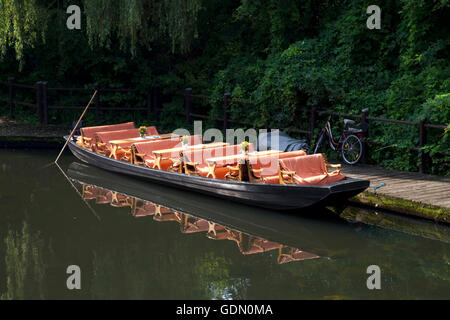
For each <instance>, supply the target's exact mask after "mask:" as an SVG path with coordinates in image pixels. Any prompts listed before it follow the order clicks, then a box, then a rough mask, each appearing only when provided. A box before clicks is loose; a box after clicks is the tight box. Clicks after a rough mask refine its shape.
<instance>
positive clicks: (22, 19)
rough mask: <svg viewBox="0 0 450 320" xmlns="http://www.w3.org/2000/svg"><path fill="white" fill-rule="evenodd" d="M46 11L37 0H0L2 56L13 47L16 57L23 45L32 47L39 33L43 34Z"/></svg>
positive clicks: (0, 48)
mask: <svg viewBox="0 0 450 320" xmlns="http://www.w3.org/2000/svg"><path fill="white" fill-rule="evenodd" d="M46 19H47V12H46V10H45V8H44V7H43V6H42V2H41V1H39V0H1V1H0V50H1V55H2V56H4V55H5V54H6V51H7V49H8V47H10V46H12V47H14V50H15V52H16V57H17V59H19V60H21V59H22V58H23V52H24V48H25V47H27V46H28V47H34V44H35V42H36V41H37V40H38V36H39V34H41V35H42V37H43V36H44V32H45V29H46V28H45V26H46Z"/></svg>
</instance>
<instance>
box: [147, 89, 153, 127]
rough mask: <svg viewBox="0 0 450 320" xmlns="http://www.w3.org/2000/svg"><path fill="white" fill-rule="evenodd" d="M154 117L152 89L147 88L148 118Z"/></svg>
mask: <svg viewBox="0 0 450 320" xmlns="http://www.w3.org/2000/svg"><path fill="white" fill-rule="evenodd" d="M151 117H152V89H148V90H147V119H148V120H149V121H150V119H151Z"/></svg>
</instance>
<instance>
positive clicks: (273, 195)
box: [65, 137, 369, 210]
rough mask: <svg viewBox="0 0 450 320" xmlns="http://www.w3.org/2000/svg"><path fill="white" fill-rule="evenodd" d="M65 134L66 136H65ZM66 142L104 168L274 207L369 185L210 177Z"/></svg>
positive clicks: (334, 198) (331, 199)
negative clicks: (117, 157) (141, 163)
mask: <svg viewBox="0 0 450 320" xmlns="http://www.w3.org/2000/svg"><path fill="white" fill-rule="evenodd" d="M65 138H66V139H67V137H65ZM68 146H69V148H70V150H71V151H72V153H73V154H74V155H75V157H77V158H78V159H80V160H81V161H83V162H86V163H88V164H91V165H94V166H96V167H99V168H102V169H104V170H108V171H113V172H117V173H122V174H126V175H130V176H134V177H138V178H141V179H145V180H148V181H152V182H157V183H162V184H166V185H170V186H173V187H177V188H181V189H187V190H190V191H196V192H200V193H203V194H207V195H211V196H215V197H219V198H224V199H228V200H232V201H237V202H241V203H245V204H247V205H255V206H259V207H263V208H269V209H275V210H293V209H299V208H305V207H310V206H313V205H328V204H335V203H336V202H340V201H343V200H346V199H348V198H350V197H352V196H354V195H356V194H358V193H360V192H362V191H364V190H365V189H366V188H367V187H368V186H369V181H368V180H360V179H353V178H346V179H344V180H342V181H339V182H336V183H333V184H330V185H326V186H301V185H281V184H263V183H249V182H236V181H227V180H221V179H211V178H204V177H197V176H190V175H186V174H180V173H175V172H169V171H164V170H158V169H151V168H147V167H144V166H139V165H134V164H130V163H128V162H124V161H120V160H115V159H112V158H108V157H105V156H102V155H100V154H97V153H95V152H92V151H89V150H87V149H84V148H82V147H80V146H78V145H77V144H76V143H75V142H74V141H72V140H71V141H69V143H68Z"/></svg>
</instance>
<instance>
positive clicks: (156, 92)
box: [153, 87, 161, 121]
mask: <svg viewBox="0 0 450 320" xmlns="http://www.w3.org/2000/svg"><path fill="white" fill-rule="evenodd" d="M153 109H154V111H155V120H156V121H159V112H160V111H161V110H160V107H159V88H158V87H155V88H153Z"/></svg>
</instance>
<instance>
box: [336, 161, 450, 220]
mask: <svg viewBox="0 0 450 320" xmlns="http://www.w3.org/2000/svg"><path fill="white" fill-rule="evenodd" d="M342 172H343V173H344V174H345V175H347V176H349V177H356V178H362V179H369V180H370V186H371V187H376V186H378V185H380V184H381V183H382V182H385V183H386V185H385V186H383V187H381V188H379V189H377V190H374V189H373V188H369V189H368V190H367V191H366V192H365V193H364V194H365V195H369V196H370V195H380V196H388V197H392V198H397V199H402V200H407V201H411V202H414V203H417V204H423V205H431V206H434V207H439V208H443V209H444V211H447V212H448V210H450V178H445V177H440V176H434V175H426V174H420V173H416V172H402V171H395V170H387V169H384V168H380V167H376V166H372V165H363V164H358V165H355V166H344V167H343V169H342Z"/></svg>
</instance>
